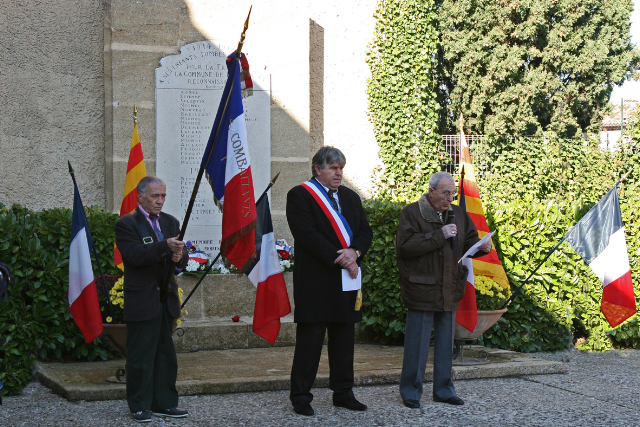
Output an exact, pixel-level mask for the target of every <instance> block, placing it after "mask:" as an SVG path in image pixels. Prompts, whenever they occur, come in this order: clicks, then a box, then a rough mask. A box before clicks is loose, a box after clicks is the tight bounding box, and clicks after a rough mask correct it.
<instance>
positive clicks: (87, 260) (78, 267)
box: [68, 178, 102, 343]
mask: <svg viewBox="0 0 640 427" xmlns="http://www.w3.org/2000/svg"><path fill="white" fill-rule="evenodd" d="M73 188H74V195H73V216H72V219H71V247H70V248H69V307H68V308H69V311H70V312H71V315H72V316H73V320H74V321H75V322H76V324H77V325H78V327H79V328H80V331H81V332H82V335H83V336H84V339H85V340H86V341H87V342H88V343H91V342H93V340H94V339H96V338H97V337H98V336H99V335H100V334H101V333H102V317H101V315H100V304H99V303H98V293H97V291H96V283H95V280H94V278H93V277H94V276H93V268H92V267H91V255H89V245H90V244H91V245H93V242H92V240H91V233H90V232H89V225H88V223H87V217H86V216H85V214H84V207H83V206H82V200H80V192H79V191H78V186H77V185H76V180H75V178H74V179H73Z"/></svg>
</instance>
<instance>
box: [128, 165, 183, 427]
mask: <svg viewBox="0 0 640 427" xmlns="http://www.w3.org/2000/svg"><path fill="white" fill-rule="evenodd" d="M166 188H167V187H166V185H165V183H164V182H163V181H162V180H161V179H160V178H158V177H155V176H146V177H144V178H142V179H141V180H140V182H139V183H138V186H137V190H138V207H137V208H136V210H135V211H134V213H131V214H127V215H124V216H123V217H122V218H120V219H119V220H118V222H117V223H116V244H117V245H118V249H120V253H121V254H122V260H123V261H124V321H125V323H126V324H127V365H126V371H127V403H128V404H129V409H130V410H131V413H132V415H133V418H134V419H135V420H136V421H138V422H149V421H151V411H153V415H156V416H159V417H172V418H182V417H186V416H187V415H188V411H186V410H183V409H179V408H177V405H178V392H177V391H176V378H177V375H178V359H177V357H176V351H175V348H174V346H173V340H172V339H171V331H172V327H173V323H174V321H175V319H176V318H178V317H180V300H179V298H178V291H177V289H178V287H177V285H176V283H175V279H173V277H172V280H171V283H170V290H169V292H168V293H166V294H165V293H163V292H162V291H161V290H164V282H165V278H166V277H167V273H169V268H173V266H172V265H171V261H173V262H174V263H176V265H177V266H178V267H181V268H184V267H185V266H186V264H187V261H188V260H189V255H188V253H187V250H186V248H185V245H184V242H183V241H181V240H178V239H177V237H178V234H180V224H179V223H178V220H177V219H176V218H174V217H173V216H171V215H169V214H166V213H164V212H161V211H162V206H163V205H164V201H165V197H166V196H167V191H166Z"/></svg>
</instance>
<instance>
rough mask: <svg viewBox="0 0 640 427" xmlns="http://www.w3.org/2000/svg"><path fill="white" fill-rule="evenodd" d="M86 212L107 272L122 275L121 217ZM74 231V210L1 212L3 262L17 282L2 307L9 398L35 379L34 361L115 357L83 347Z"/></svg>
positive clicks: (1, 366)
mask: <svg viewBox="0 0 640 427" xmlns="http://www.w3.org/2000/svg"><path fill="white" fill-rule="evenodd" d="M86 212H87V219H88V221H89V227H90V228H91V230H92V232H93V239H94V241H95V244H96V249H97V251H98V256H99V258H100V262H101V265H102V268H103V271H104V272H106V273H109V272H112V273H113V272H117V270H116V267H115V265H114V263H113V260H112V259H111V256H112V251H113V242H114V225H115V222H116V220H117V218H118V216H117V215H115V214H111V213H109V212H105V211H104V210H102V209H101V208H98V207H91V208H87V209H86ZM70 228H71V210H70V209H64V208H61V209H47V210H44V211H42V212H34V211H30V210H28V209H25V208H22V207H20V206H17V205H16V206H13V207H12V208H10V209H9V208H6V207H4V206H0V230H2V234H1V235H0V260H2V261H4V262H6V263H7V264H9V265H10V266H11V268H12V270H13V277H14V281H13V283H12V284H11V287H10V289H9V293H8V298H7V299H6V300H5V301H3V302H2V303H0V342H1V343H2V344H3V347H2V348H0V379H1V380H2V382H3V384H4V385H5V387H4V390H3V392H4V393H5V394H13V393H16V392H18V391H19V390H20V389H22V387H23V386H24V385H25V384H26V383H27V382H28V381H29V380H30V379H31V363H32V361H33V360H34V358H35V357H39V358H42V359H58V360H61V359H82V360H94V359H96V358H101V359H107V358H109V357H110V356H112V353H111V352H110V350H108V347H107V346H105V345H103V344H102V343H100V342H99V341H98V340H96V341H94V342H93V343H92V344H88V343H87V342H85V341H84V338H83V337H82V334H81V333H80V330H79V329H78V327H77V326H76V324H75V323H74V322H73V319H72V318H71V313H70V312H69V310H68V309H67V306H68V299H67V288H68V282H69V267H68V266H69V244H70V241H69V235H70ZM92 257H93V254H92ZM95 267H96V264H95V260H94V268H95ZM96 273H97V271H96Z"/></svg>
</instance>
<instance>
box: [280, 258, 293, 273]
mask: <svg viewBox="0 0 640 427" xmlns="http://www.w3.org/2000/svg"><path fill="white" fill-rule="evenodd" d="M289 267H291V263H290V262H289V260H288V259H283V260H281V261H280V270H281V271H285V270H286V269H287V268H289Z"/></svg>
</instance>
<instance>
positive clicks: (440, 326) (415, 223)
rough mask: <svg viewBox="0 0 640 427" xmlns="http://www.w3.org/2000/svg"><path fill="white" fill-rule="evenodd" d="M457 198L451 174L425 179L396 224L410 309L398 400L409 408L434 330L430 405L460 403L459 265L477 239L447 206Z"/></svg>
mask: <svg viewBox="0 0 640 427" xmlns="http://www.w3.org/2000/svg"><path fill="white" fill-rule="evenodd" d="M455 196H456V185H455V182H454V181H453V178H452V177H451V175H449V174H448V173H446V172H438V173H436V174H434V175H433V176H432V177H431V179H430V180H429V192H428V193H427V194H424V195H423V196H422V197H421V198H420V200H418V202H416V203H412V204H410V205H408V206H406V207H405V208H404V209H403V210H402V213H401V214H400V222H399V223H398V235H397V253H398V269H399V272H400V289H401V293H402V300H403V302H404V304H405V306H406V307H407V309H408V310H407V327H406V331H405V342H404V360H403V364H402V374H401V376H400V395H401V396H402V401H403V402H404V404H405V406H407V407H409V408H419V407H420V398H421V397H422V381H423V379H424V374H425V370H426V365H427V356H428V354H429V341H430V340H431V329H432V327H433V328H434V332H435V343H434V351H435V358H434V374H433V376H434V379H433V400H435V401H437V402H445V403H449V404H453V405H462V404H464V402H463V400H462V399H460V398H458V397H457V396H456V391H455V387H454V386H453V381H452V380H451V365H452V357H453V355H452V352H453V333H454V326H455V316H456V309H457V308H458V305H459V304H460V300H461V299H462V296H463V295H464V290H465V283H466V277H467V268H466V267H464V266H462V265H460V266H459V265H458V260H459V259H460V258H461V257H462V255H463V254H464V253H465V252H466V251H467V250H468V249H469V248H470V247H471V246H473V245H474V244H475V243H477V242H478V241H479V240H480V239H479V238H478V232H477V230H476V227H475V226H474V224H473V222H472V221H471V218H470V217H469V215H468V214H467V213H466V212H465V211H464V210H463V209H462V208H460V207H458V206H455V205H452V204H451V202H452V201H453V199H454V198H455ZM480 250H481V251H482V252H478V253H477V256H481V255H484V253H488V252H489V251H490V250H491V242H490V241H489V242H486V243H485V244H483V245H482V246H480Z"/></svg>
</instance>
